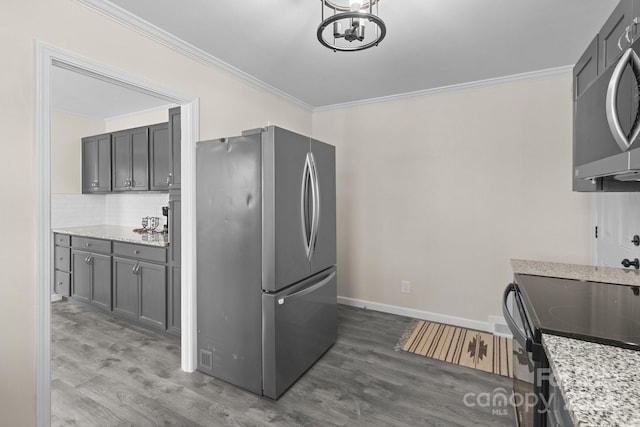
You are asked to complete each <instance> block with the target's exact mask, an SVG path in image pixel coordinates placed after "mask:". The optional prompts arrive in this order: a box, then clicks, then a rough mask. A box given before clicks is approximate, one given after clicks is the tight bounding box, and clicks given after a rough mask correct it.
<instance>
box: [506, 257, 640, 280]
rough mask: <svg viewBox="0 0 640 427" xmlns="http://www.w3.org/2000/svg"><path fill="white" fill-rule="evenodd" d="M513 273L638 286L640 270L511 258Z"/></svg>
mask: <svg viewBox="0 0 640 427" xmlns="http://www.w3.org/2000/svg"><path fill="white" fill-rule="evenodd" d="M511 268H512V269H513V272H514V273H519V274H529V275H532V276H547V277H558V278H561V279H574V280H581V281H591V282H603V283H617V284H621V285H637V286H640V270H636V269H626V268H612V267H595V266H593V265H579V264H561V263H558V262H542V261H526V260H522V259H512V260H511Z"/></svg>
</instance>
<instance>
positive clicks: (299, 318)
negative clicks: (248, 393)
mask: <svg viewBox="0 0 640 427" xmlns="http://www.w3.org/2000/svg"><path fill="white" fill-rule="evenodd" d="M336 292H337V277H336V269H335V267H334V268H330V269H328V270H325V271H323V272H321V273H319V274H317V275H315V276H312V277H311V278H309V279H307V280H305V281H304V282H302V283H300V284H299V285H295V286H293V287H291V288H288V289H287V290H285V291H283V292H280V293H277V294H263V295H262V316H263V327H262V331H263V340H262V347H263V349H262V375H263V378H262V381H263V384H262V385H263V387H262V388H263V394H264V395H265V396H267V397H270V398H272V399H277V398H278V397H280V395H282V393H284V392H285V391H286V390H287V389H288V388H289V387H290V386H291V385H292V384H293V383H294V382H295V381H296V380H297V379H298V378H299V377H300V376H301V375H302V374H304V372H305V371H306V370H307V369H309V368H310V367H311V366H312V365H313V364H314V362H315V361H316V360H318V359H319V358H320V356H322V355H323V354H324V352H325V351H327V349H329V347H331V346H332V345H333V343H334V342H335V341H336V335H337V313H336V304H337V296H336V295H337V294H336Z"/></svg>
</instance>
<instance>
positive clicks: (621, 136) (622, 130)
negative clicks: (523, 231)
mask: <svg viewBox="0 0 640 427" xmlns="http://www.w3.org/2000/svg"><path fill="white" fill-rule="evenodd" d="M639 85H640V40H638V41H636V42H634V43H633V44H632V45H631V47H629V48H628V49H626V50H624V51H623V52H622V54H621V56H620V58H619V59H618V60H617V61H616V62H615V63H614V64H612V65H611V66H610V67H609V68H608V69H606V70H605V71H604V72H602V74H600V75H599V76H598V77H597V79H596V80H595V81H594V82H593V83H592V84H591V86H589V87H588V88H587V89H586V90H584V92H582V93H581V94H580V96H579V97H577V98H576V100H575V111H574V152H573V162H574V163H573V164H574V168H573V173H574V183H577V185H576V184H574V189H575V190H577V191H581V190H582V191H585V190H586V191H640V95H639V92H640V91H639V89H638V87H639ZM581 182H584V183H585V184H586V183H588V184H590V185H582V186H581V185H579V184H580V183H581Z"/></svg>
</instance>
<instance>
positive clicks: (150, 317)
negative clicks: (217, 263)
mask: <svg viewBox="0 0 640 427" xmlns="http://www.w3.org/2000/svg"><path fill="white" fill-rule="evenodd" d="M175 246H176V247H177V246H179V245H175ZM170 248H171V247H170ZM167 256H168V251H167V248H164V247H158V246H152V245H139V244H134V243H128V242H121V241H111V240H104V239H95V238H90V237H82V236H68V235H65V234H60V233H54V257H55V259H54V284H53V291H54V292H56V293H59V294H61V295H64V296H68V297H71V298H72V299H74V300H77V301H80V302H83V303H87V304H91V305H94V306H97V307H100V308H102V309H104V310H107V311H112V312H113V313H114V314H117V315H119V316H121V317H124V318H127V319H131V320H135V321H137V322H140V323H143V324H145V325H147V326H151V327H153V328H156V329H160V330H166V331H167V332H170V333H173V334H178V335H179V334H180V316H181V311H180V263H179V262H178V263H177V264H169V266H168V265H167V261H169V262H171V260H168V259H167ZM172 256H174V255H172Z"/></svg>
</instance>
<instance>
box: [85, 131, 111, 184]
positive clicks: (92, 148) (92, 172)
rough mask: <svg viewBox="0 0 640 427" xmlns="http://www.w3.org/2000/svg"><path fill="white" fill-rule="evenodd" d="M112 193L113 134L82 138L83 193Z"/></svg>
mask: <svg viewBox="0 0 640 427" xmlns="http://www.w3.org/2000/svg"><path fill="white" fill-rule="evenodd" d="M110 191H111V134H109V133H107V134H103V135H95V136H90V137H87V138H82V193H84V194H90V193H108V192H110Z"/></svg>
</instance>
